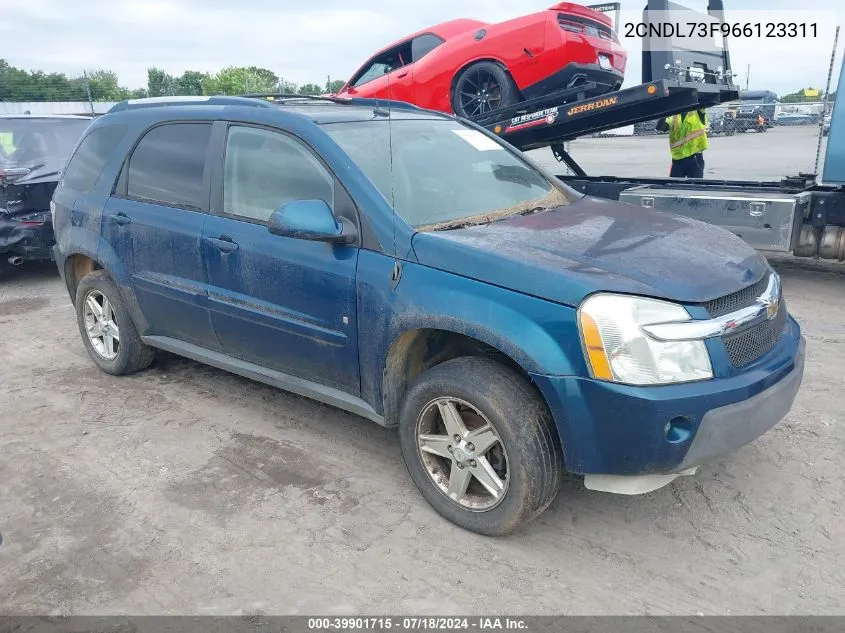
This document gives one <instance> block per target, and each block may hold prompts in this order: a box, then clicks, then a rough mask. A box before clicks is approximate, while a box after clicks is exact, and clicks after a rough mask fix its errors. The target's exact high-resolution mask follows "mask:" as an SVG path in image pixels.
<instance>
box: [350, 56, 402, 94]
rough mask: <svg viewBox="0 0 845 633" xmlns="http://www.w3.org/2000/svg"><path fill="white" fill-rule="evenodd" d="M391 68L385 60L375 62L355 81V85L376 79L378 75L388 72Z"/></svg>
mask: <svg viewBox="0 0 845 633" xmlns="http://www.w3.org/2000/svg"><path fill="white" fill-rule="evenodd" d="M391 70H393V68H392V67H391V66H390V64H388V63H386V62H375V63H374V64H372V65H371V66H370V67H369V68H368V69H367V71H366V72H365V73H364V74H363V75H361V76H360V77H359V78H358V79H357V80H356V81H355V87H356V88H357V87H358V86H362V85H364V84H366V83H369V82H371V81H372V80H373V79H378V78H379V77H381V76H383V75H386V74H387V73H389V72H390V71H391Z"/></svg>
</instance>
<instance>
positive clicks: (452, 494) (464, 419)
mask: <svg viewBox="0 0 845 633" xmlns="http://www.w3.org/2000/svg"><path fill="white" fill-rule="evenodd" d="M417 448H418V450H419V456H420V459H421V461H422V463H423V467H424V468H425V471H426V472H427V473H428V476H429V478H430V479H431V481H432V483H434V485H435V486H436V487H437V489H438V490H439V491H440V492H441V493H442V494H443V495H445V496H446V497H447V498H448V499H449V500H450V501H452V503H454V504H456V505H458V506H459V507H461V508H463V509H465V510H470V511H473V512H485V511H487V510H491V509H493V508H495V507H496V506H497V505H499V503H501V501H502V499H504V497H505V494H506V493H507V490H508V458H507V454H506V452H505V447H504V445H503V444H502V440H501V438H500V437H499V434H498V433H497V432H496V429H495V428H493V425H492V424H490V422H489V420H487V418H486V417H485V416H484V414H483V413H481V411H479V410H478V409H476V408H475V407H474V406H472V405H471V404H470V403H468V402H466V401H464V400H460V399H458V398H445V397H444V398H436V399H435V400H432V401H431V402H429V403H428V404H427V405H426V406H425V407H423V410H422V413H421V414H420V416H419V418H418V420H417Z"/></svg>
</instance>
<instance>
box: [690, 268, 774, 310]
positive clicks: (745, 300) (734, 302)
mask: <svg viewBox="0 0 845 633" xmlns="http://www.w3.org/2000/svg"><path fill="white" fill-rule="evenodd" d="M768 285H769V275H764V276H763V278H762V279H761V280H760V281H758V282H757V283H756V284H754V285H752V286H748V287H747V288H743V289H742V290H739V291H737V292H734V293H733V294H729V295H725V296H724V297H719V298H718V299H713V301H708V302H707V303H705V304H704V308H705V309H706V310H707V313H708V314H709V315H710V317H711V318H715V317H720V316H723V315H725V314H730V313H731V312H736V311H737V310H741V309H742V308H747V307H748V306H753V305H754V300H755V299H756V298H757V297H759V296H760V295H761V294H763V291H764V290H765V289H766V287H767V286H768Z"/></svg>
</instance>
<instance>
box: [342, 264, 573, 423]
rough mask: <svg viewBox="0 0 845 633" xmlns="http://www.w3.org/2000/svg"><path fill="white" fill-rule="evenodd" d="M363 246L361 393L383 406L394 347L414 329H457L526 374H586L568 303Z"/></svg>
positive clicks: (360, 266)
mask: <svg viewBox="0 0 845 633" xmlns="http://www.w3.org/2000/svg"><path fill="white" fill-rule="evenodd" d="M393 266H394V260H393V259H392V258H390V257H386V256H384V255H380V254H378V253H374V252H371V251H362V252H361V255H360V258H359V261H358V323H359V324H360V330H359V360H360V364H361V392H362V395H363V397H364V399H365V400H366V401H367V402H369V403H370V404H371V405H372V406H373V407H374V408H375V409H376V411H378V412H379V413H384V411H383V384H382V381H383V375H384V369H385V363H386V361H387V355H388V352H389V350H390V347H391V345H392V344H393V343H394V341H396V340H397V339H398V338H399V337H400V336H401V335H402V334H404V333H405V332H408V331H411V330H417V329H435V330H444V331H449V332H455V333H457V334H462V335H465V336H468V337H471V338H473V339H476V340H478V341H481V342H483V343H485V344H487V345H489V346H491V347H493V348H495V349H497V350H499V351H500V352H502V353H503V354H506V355H507V356H508V357H510V358H511V359H512V360H513V361H514V362H516V363H517V364H518V365H519V366H520V367H521V368H522V369H523V370H524V371H526V372H528V373H541V374H550V375H556V376H571V375H580V376H586V375H587V368H586V364H585V362H584V357H583V353H582V351H581V342H580V339H579V336H578V330H577V325H576V313H575V310H574V309H572V308H571V307H567V306H562V305H558V304H555V303H552V302H549V301H545V300H543V299H538V298H535V297H530V296H528V295H524V294H521V293H518V292H514V291H511V290H506V289H504V288H499V287H497V286H492V285H489V284H486V283H483V282H479V281H475V280H472V279H468V278H466V277H461V276H460V275H455V274H452V273H447V272H443V271H441V270H437V269H434V268H429V267H426V266H423V265H421V264H416V263H412V262H401V276H400V279H399V281H398V283H396V284H393V283H392V282H391V271H392V270H393Z"/></svg>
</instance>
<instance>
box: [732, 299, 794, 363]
mask: <svg viewBox="0 0 845 633" xmlns="http://www.w3.org/2000/svg"><path fill="white" fill-rule="evenodd" d="M786 315H787V311H786V303H785V302H784V300H783V295H781V298H780V301H779V302H778V313H777V314H776V315H775V318H774V319H771V320H768V319H767V320H766V321H763V322H762V323H759V324H757V325H755V326H753V327H750V328H748V329H747V330H743V331H742V332H737V333H736V334H727V335H725V336H723V337H722V342H723V343H724V344H725V350H726V351H727V352H728V358H729V359H730V361H731V365H733V366H734V367H745V366H746V365H750V364H751V363H753V362H754V361H755V360H757V359H758V358H760V357H761V356H763V354H765V353H766V352H768V351H770V350H771V349H772V348H773V347H774V346H775V344H777V342H778V339H779V338H780V336H781V334H783V330H784V328H785V327H786Z"/></svg>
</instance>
